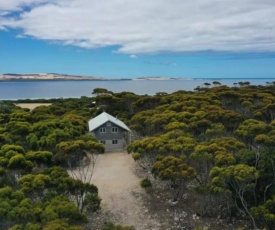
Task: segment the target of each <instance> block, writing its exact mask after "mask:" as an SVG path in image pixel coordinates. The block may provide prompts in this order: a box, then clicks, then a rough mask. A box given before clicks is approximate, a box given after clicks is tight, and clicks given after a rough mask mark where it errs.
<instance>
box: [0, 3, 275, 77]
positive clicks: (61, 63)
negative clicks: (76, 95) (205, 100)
mask: <svg viewBox="0 0 275 230" xmlns="http://www.w3.org/2000/svg"><path fill="white" fill-rule="evenodd" d="M206 2H207V3H206ZM274 15H275V2H274V1H273V0H262V1H256V0H243V1H239V0H225V1H218V0H208V1H204V0H193V1H191V0H190V1H189V0H188V1H180V0H171V1H165V0H158V1H156V0H139V1H137V0H131V1H128V0H112V1H109V2H108V1H98V0H70V1H65V0H35V1H34V0H13V1H1V2H0V60H1V64H0V74H3V73H64V74H74V75H86V76H101V77H107V78H132V77H146V76H168V77H188V78H275V21H274V20H270V18H274Z"/></svg>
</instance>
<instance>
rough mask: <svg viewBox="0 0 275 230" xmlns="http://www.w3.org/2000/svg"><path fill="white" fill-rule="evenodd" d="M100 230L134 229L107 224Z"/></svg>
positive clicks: (133, 229)
mask: <svg viewBox="0 0 275 230" xmlns="http://www.w3.org/2000/svg"><path fill="white" fill-rule="evenodd" d="M102 230H135V228H134V227H133V226H122V225H115V224H113V223H111V222H109V223H107V224H106V226H105V227H104V228H103V229H102Z"/></svg>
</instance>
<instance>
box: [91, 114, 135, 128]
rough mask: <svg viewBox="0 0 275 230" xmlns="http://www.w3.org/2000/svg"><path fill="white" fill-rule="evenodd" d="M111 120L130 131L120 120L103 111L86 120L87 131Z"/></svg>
mask: <svg viewBox="0 0 275 230" xmlns="http://www.w3.org/2000/svg"><path fill="white" fill-rule="evenodd" d="M108 121H109V122H112V123H113V124H116V125H117V126H119V127H120V128H122V129H125V130H127V131H130V129H129V128H128V127H127V125H125V124H124V123H123V122H122V121H121V120H118V119H117V118H115V117H113V116H112V115H110V114H108V113H106V112H103V113H101V114H100V115H98V116H97V117H95V118H92V119H90V120H89V121H88V123H89V132H92V131H94V130H95V129H97V128H98V127H99V126H101V125H103V124H105V123H106V122H108Z"/></svg>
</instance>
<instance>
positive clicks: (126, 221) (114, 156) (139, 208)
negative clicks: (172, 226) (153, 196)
mask: <svg viewBox="0 0 275 230" xmlns="http://www.w3.org/2000/svg"><path fill="white" fill-rule="evenodd" d="M134 169H135V162H134V160H133V158H132V156H131V155H129V154H127V153H105V154H102V155H100V156H99V157H98V159H97V163H96V168H95V171H94V174H93V178H92V183H93V184H95V185H96V186H97V187H98V189H99V195H100V197H101V198H102V202H101V208H102V211H103V212H110V213H111V214H112V216H114V219H115V220H111V221H115V222H116V223H117V224H122V225H129V226H134V227H135V228H136V230H145V229H150V230H152V229H155V230H157V229H158V227H157V226H158V223H157V222H156V220H154V219H153V218H152V217H150V215H148V210H147V209H146V207H145V206H144V204H143V201H142V198H141V196H142V195H144V194H145V192H144V190H143V189H142V188H141V187H140V185H139V181H140V178H138V177H137V176H136V174H135V172H134Z"/></svg>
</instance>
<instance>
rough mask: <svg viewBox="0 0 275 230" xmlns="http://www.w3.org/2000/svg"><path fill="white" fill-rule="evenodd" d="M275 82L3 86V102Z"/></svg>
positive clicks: (0, 90)
mask: <svg viewBox="0 0 275 230" xmlns="http://www.w3.org/2000/svg"><path fill="white" fill-rule="evenodd" d="M274 80H275V79H192V80H165V81H160V80H151V81H145V80H123V81H117V80H114V81H27V82H26V81H25V82H0V100H10V99H26V98H30V99H36V98H61V97H63V98H68V97H81V96H92V95H91V93H92V91H93V89H94V88H106V89H108V90H110V91H113V92H123V91H128V92H133V93H136V94H140V95H143V94H148V95H154V94H156V93H157V92H166V93H172V92H175V91H178V90H187V91H192V90H193V89H194V88H196V87H197V86H203V84H204V83H206V82H207V83H212V82H213V81H219V82H220V83H222V84H223V85H228V86H233V84H234V83H237V82H240V81H249V82H250V84H251V85H266V82H272V81H274Z"/></svg>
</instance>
